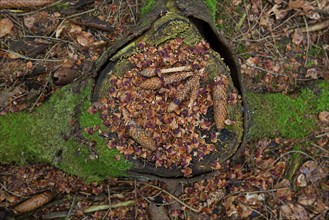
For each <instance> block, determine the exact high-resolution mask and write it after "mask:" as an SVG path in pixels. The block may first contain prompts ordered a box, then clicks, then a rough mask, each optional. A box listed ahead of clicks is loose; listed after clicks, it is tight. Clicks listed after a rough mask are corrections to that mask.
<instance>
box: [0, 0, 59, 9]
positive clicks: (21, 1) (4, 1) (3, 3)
mask: <svg viewBox="0 0 329 220" xmlns="http://www.w3.org/2000/svg"><path fill="white" fill-rule="evenodd" d="M53 2H55V0H0V9H5V8H34V7H40V6H45V5H48V4H51V3H53Z"/></svg>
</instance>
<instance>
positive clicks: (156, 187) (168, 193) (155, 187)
mask: <svg viewBox="0 0 329 220" xmlns="http://www.w3.org/2000/svg"><path fill="white" fill-rule="evenodd" d="M142 184H144V185H146V186H149V187H152V188H154V189H157V190H160V191H161V192H164V193H166V194H167V195H169V196H170V197H172V198H173V199H175V200H176V201H177V202H179V203H180V204H181V205H183V206H185V207H186V208H188V209H190V210H191V211H193V212H196V213H199V212H200V210H198V209H195V208H193V207H191V206H189V205H187V204H186V203H184V202H183V201H181V200H180V199H179V198H177V197H176V196H174V195H173V194H171V193H170V192H168V191H167V190H164V189H162V188H160V187H158V186H154V185H151V184H148V183H142Z"/></svg>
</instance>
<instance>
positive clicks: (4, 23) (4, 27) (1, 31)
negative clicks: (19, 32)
mask: <svg viewBox="0 0 329 220" xmlns="http://www.w3.org/2000/svg"><path fill="white" fill-rule="evenodd" d="M0 27H1V28H0V37H3V36H5V35H7V34H10V33H11V31H12V29H13V27H14V24H13V22H11V20H9V19H8V18H3V19H1V20H0Z"/></svg>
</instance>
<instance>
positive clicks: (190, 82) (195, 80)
mask: <svg viewBox="0 0 329 220" xmlns="http://www.w3.org/2000/svg"><path fill="white" fill-rule="evenodd" d="M198 81H199V77H192V78H191V79H189V80H188V81H187V82H186V83H185V87H184V89H183V90H181V91H177V93H176V96H175V98H174V100H173V101H172V102H171V103H169V106H168V112H173V111H175V110H176V109H177V108H178V106H179V105H180V104H181V102H182V101H184V100H185V99H186V98H187V97H188V95H189V93H190V91H191V90H192V88H193V87H194V86H195V85H196V84H197V83H198Z"/></svg>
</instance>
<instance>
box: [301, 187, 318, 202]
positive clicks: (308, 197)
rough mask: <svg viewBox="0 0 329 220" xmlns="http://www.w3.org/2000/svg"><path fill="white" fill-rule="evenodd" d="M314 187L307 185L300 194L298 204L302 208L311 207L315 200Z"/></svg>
mask: <svg viewBox="0 0 329 220" xmlns="http://www.w3.org/2000/svg"><path fill="white" fill-rule="evenodd" d="M316 197H317V196H316V192H315V190H314V186H312V185H309V186H308V187H306V188H305V189H303V191H302V194H301V195H299V196H298V203H299V204H301V205H304V206H311V205H312V204H313V203H314V202H315V200H316Z"/></svg>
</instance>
